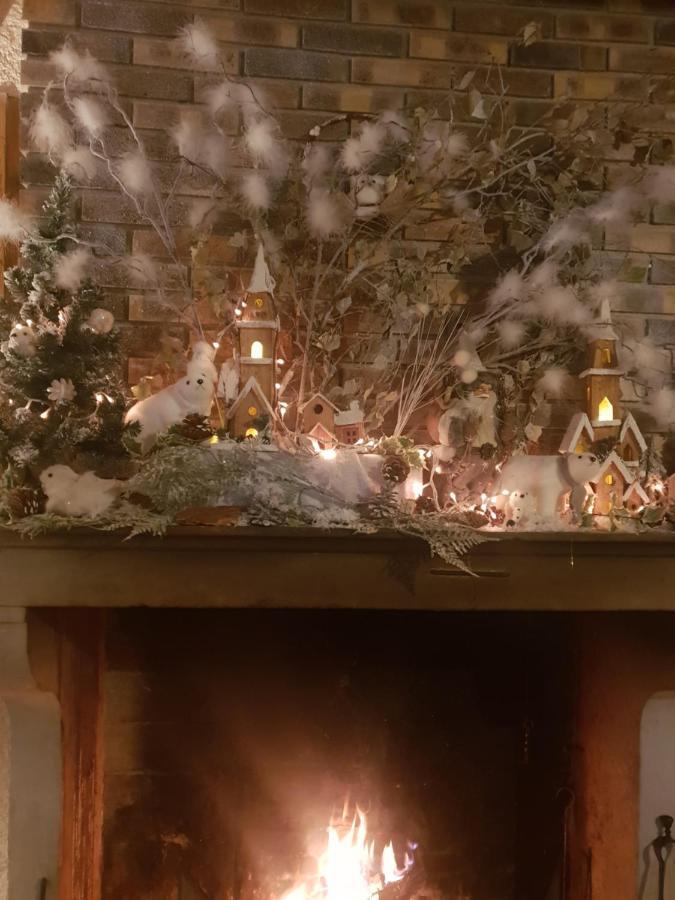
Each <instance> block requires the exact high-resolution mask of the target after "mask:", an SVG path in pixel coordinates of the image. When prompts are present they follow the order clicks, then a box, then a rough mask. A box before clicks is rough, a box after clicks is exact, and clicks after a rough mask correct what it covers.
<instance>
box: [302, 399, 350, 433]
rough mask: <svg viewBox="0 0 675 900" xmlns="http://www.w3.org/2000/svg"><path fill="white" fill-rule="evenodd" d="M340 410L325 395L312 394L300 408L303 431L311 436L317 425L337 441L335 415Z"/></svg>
mask: <svg viewBox="0 0 675 900" xmlns="http://www.w3.org/2000/svg"><path fill="white" fill-rule="evenodd" d="M339 412H340V410H339V409H338V408H337V406H336V405H335V404H334V403H331V401H330V400H329V399H328V397H325V396H324V395H323V394H320V393H316V394H312V396H311V397H310V398H309V400H306V401H305V402H304V403H303V404H302V406H301V407H300V417H301V421H302V431H303V433H304V434H311V433H312V431H313V430H314V428H315V427H316V426H317V425H320V426H321V428H322V429H323V431H324V432H327V433H328V434H329V435H330V436H331V437H332V438H333V440H335V415H336V413H339Z"/></svg>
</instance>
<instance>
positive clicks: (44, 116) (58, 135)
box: [30, 100, 73, 158]
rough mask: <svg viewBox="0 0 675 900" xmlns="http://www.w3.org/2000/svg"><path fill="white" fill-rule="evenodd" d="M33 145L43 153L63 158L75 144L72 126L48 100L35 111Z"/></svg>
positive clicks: (32, 132) (32, 127) (31, 131)
mask: <svg viewBox="0 0 675 900" xmlns="http://www.w3.org/2000/svg"><path fill="white" fill-rule="evenodd" d="M30 137H31V141H32V142H33V144H34V145H35V146H36V148H37V149H38V150H40V152H42V153H49V154H54V156H57V157H59V158H60V157H61V156H63V154H64V153H65V152H66V150H68V148H69V147H71V146H72V144H73V133H72V131H71V128H70V125H69V124H68V123H67V122H66V120H65V119H64V118H63V116H62V115H61V113H60V112H59V111H58V110H57V109H55V107H53V106H52V105H51V104H50V103H47V101H46V100H43V101H42V103H41V104H40V106H38V108H37V109H36V110H35V113H34V115H33V119H32V121H31V126H30Z"/></svg>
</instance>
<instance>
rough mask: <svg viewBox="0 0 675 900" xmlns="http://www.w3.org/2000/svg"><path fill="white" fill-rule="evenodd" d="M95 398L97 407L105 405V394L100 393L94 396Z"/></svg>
mask: <svg viewBox="0 0 675 900" xmlns="http://www.w3.org/2000/svg"><path fill="white" fill-rule="evenodd" d="M94 397H95V398H96V405H97V406H100V405H101V403H103V394H101V393H100V392H99V393H96V394H94Z"/></svg>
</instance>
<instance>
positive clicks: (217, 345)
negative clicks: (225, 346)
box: [212, 341, 220, 350]
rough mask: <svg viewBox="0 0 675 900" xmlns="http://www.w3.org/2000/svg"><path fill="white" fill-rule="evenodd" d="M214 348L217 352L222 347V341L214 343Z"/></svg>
mask: <svg viewBox="0 0 675 900" xmlns="http://www.w3.org/2000/svg"><path fill="white" fill-rule="evenodd" d="M212 346H213V349H214V350H217V349H218V348H219V347H220V341H214V342H213V344H212Z"/></svg>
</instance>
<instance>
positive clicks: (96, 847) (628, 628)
mask: <svg viewBox="0 0 675 900" xmlns="http://www.w3.org/2000/svg"><path fill="white" fill-rule="evenodd" d="M255 540H259V541H260V543H259V544H255V541H254V539H253V538H252V537H250V536H249V537H245V536H242V535H237V534H234V533H233V534H232V536H231V537H227V538H222V539H221V540H218V541H213V540H211V541H209V540H205V539H204V538H203V537H196V536H190V535H187V534H183V535H174V536H171V537H169V538H167V539H165V541H164V542H163V543H161V544H159V543H157V542H154V541H152V540H151V539H143V540H141V542H140V543H138V544H133V543H131V544H126V545H124V546H123V547H120V545H119V544H118V543H117V542H112V541H110V539H108V538H100V537H97V538H95V539H94V538H92V537H91V536H88V535H80V536H75V537H74V538H72V539H71V541H70V542H69V544H68V545H67V547H66V546H58V547H57V543H58V542H55V541H54V539H51V538H50V539H47V538H45V539H38V541H37V543H35V544H33V545H29V546H28V547H26V545H25V544H21V543H16V541H15V539H8V540H5V539H4V538H3V541H5V543H4V544H3V552H4V554H5V555H4V561H5V565H4V567H3V568H2V570H1V572H0V586H1V587H3V591H4V592H3V595H2V596H3V598H5V597H7V598H10V597H12V598H16V599H18V591H17V587H18V586H19V585H20V586H21V590H22V591H23V596H24V598H26V599H31V600H32V603H31V605H32V606H33V608H32V609H31V610H29V612H28V614H27V616H24V617H23V619H21V623H22V628H23V629H24V630H27V632H28V637H29V640H28V641H27V644H28V662H29V663H30V666H31V668H32V670H33V678H34V681H35V683H36V685H37V687H34V688H33V689H34V690H37V691H39V692H40V693H41V694H42V695H43V696H44V695H48V696H49V697H50V698H51V700H50V703H51V704H52V707H51V708H52V713H53V704H54V702H55V701H54V697H56V698H58V701H59V703H60V716H61V720H62V744H61V755H62V783H61V786H60V790H61V795H62V811H61V826H60V831H61V839H60V851H59V852H60V863H59V881H60V883H59V884H58V886H57V883H56V875H55V873H54V871H50V873H49V877H48V878H46V879H43V880H42V881H41V880H40V879H39V878H38V877H37V875H39V872H32V873H29V876H30V877H31V878H33V880H32V881H30V879H29V880H28V881H27V882H26V883H27V884H30V885H31V890H32V887H33V886H34V887H35V889H36V891H37V890H38V889H42V887H40V885H41V884H43V881H44V893H43V895H40V894H36V896H44V897H45V898H47V900H56V898H57V897H58V898H59V900H82V898H83V897H87V898H91V900H117V898H119V900H122V898H123V900H135V898H138V900H160V898H161V900H220V898H228V900H229V898H232V900H273V898H279V900H281V898H285V900H305V898H309V897H310V896H312V897H314V896H316V897H322V898H324V897H328V898H329V900H334V898H337V896H338V895H336V894H335V893H333V894H330V893H329V892H328V891H327V889H326V883H325V881H324V882H323V883H320V884H322V889H321V890H316V889H315V888H316V887H317V884H318V883H317V881H316V875H317V872H318V871H319V870H320V866H321V865H322V864H323V863H321V857H322V855H323V854H324V853H325V850H326V844H327V841H328V840H329V834H328V831H327V829H328V826H329V825H332V826H333V828H334V831H333V840H344V839H346V838H349V834H350V832H349V828H350V826H351V823H352V822H354V821H356V831H355V832H354V841H355V842H356V843H358V840H359V831H358V829H359V827H360V823H361V821H362V819H361V817H362V816H363V817H365V823H366V827H367V838H366V840H365V843H366V846H367V848H368V847H369V846H370V842H372V844H373V851H372V860H373V861H372V863H371V862H369V863H368V866H370V869H369V871H368V877H369V879H370V881H369V882H368V884H369V885H370V887H369V893H368V894H367V896H368V897H372V898H373V900H375V897H376V895H378V896H379V898H380V900H406V898H408V897H409V898H413V897H415V898H417V900H421V898H422V897H429V898H433V900H445V898H448V900H457V898H471V900H491V898H513V900H516V898H517V900H521V898H524V900H529V898H532V900H534V898H542V897H546V898H549V897H550V898H555V900H559V898H569V900H587V898H589V897H590V898H598V900H600V898H605V897H612V898H626V900H629V898H633V897H635V896H637V891H638V888H639V884H640V879H641V878H643V875H644V867H643V854H644V852H645V850H648V847H647V844H648V843H649V841H650V840H651V838H653V837H655V836H656V826H655V823H654V819H655V818H656V816H658V815H661V814H667V813H672V812H673V810H674V809H675V791H671V790H670V785H671V781H672V777H671V775H670V774H669V768H668V758H669V756H668V752H669V751H668V748H669V746H670V743H671V738H672V734H673V728H674V723H675V712H674V711H673V709H674V707H673V702H672V692H673V691H674V690H675V661H674V657H675V655H674V654H673V653H672V647H673V646H674V645H675V616H673V614H672V612H671V611H670V610H669V608H668V607H669V604H672V597H671V593H672V592H671V591H670V589H669V585H670V584H672V581H671V580H670V575H671V566H672V563H671V557H670V555H669V552H670V551H669V547H668V546H665V545H664V546H661V545H656V544H653V545H652V544H642V545H640V548H641V549H640V551H639V553H638V552H637V550H636V548H635V547H634V546H632V545H630V544H628V545H627V544H624V550H625V552H624V553H623V554H622V555H621V556H617V555H616V552H614V554H613V555H610V554H608V553H607V552H606V550H607V548H606V546H605V545H603V544H601V543H596V542H590V543H583V544H582V543H578V544H575V546H574V547H570V544H569V541H568V540H567V539H566V538H551V539H549V541H548V542H547V543H546V542H542V541H532V542H525V541H522V540H521V541H518V542H514V543H512V544H511V545H509V544H508V542H502V543H501V544H494V545H491V546H489V547H487V548H481V549H480V551H479V552H478V553H477V554H476V555H475V558H474V564H475V567H476V568H477V569H478V570H480V571H481V573H482V575H481V577H480V578H478V579H476V578H471V577H470V576H463V575H452V576H449V575H448V574H445V570H443V568H442V567H438V564H437V563H435V562H434V561H428V560H426V559H425V558H424V557H421V556H420V555H419V554H417V552H416V550H415V547H414V545H412V544H409V543H402V542H400V541H395V542H394V543H392V544H391V545H389V544H387V542H386V540H385V539H379V540H378V542H377V543H376V544H375V545H370V547H369V546H368V541H367V540H366V541H364V539H363V538H360V539H359V541H363V543H359V544H358V547H359V548H360V549H358V550H357V549H355V548H356V544H354V545H352V544H351V543H346V544H340V543H339V542H337V543H336V542H332V543H331V541H332V539H330V540H328V539H326V541H325V542H323V543H322V542H320V541H317V539H315V540H314V543H312V544H311V545H305V544H303V543H302V541H298V542H297V543H289V539H288V538H287V537H283V538H281V537H280V536H279V535H276V536H275V535H269V536H267V537H260V538H256V539H255ZM279 542H281V543H282V544H283V547H284V552H283V553H280V552H279V549H278V548H279V546H280V543H279ZM172 544H173V547H172V546H171V545H172ZM167 545H168V546H167ZM234 547H236V551H235V550H233V548H234ZM258 547H259V548H260V549H257V548H258ZM392 549H395V550H397V551H398V552H397V553H393V552H392ZM28 554H30V556H28ZM275 554H276V557H275ZM36 556H39V558H40V560H41V566H39V567H38V566H33V567H32V568H31V567H25V566H23V565H22V564H23V562H25V561H26V560H27V559H35V557H36ZM262 557H264V558H265V571H264V572H262V571H261V569H260V567H261V563H260V560H261V558H262ZM273 558H276V559H278V560H279V562H280V570H281V575H280V579H278V580H277V581H276V582H275V581H274V579H273V576H272V575H271V574H270V572H271V571H273V570H274V566H273V565H270V561H271V560H272V559H273ZM282 561H283V562H282ZM309 561H311V564H312V572H313V573H314V576H315V578H317V579H318V580H319V582H321V580H322V579H323V580H325V579H327V578H328V576H330V577H331V578H332V579H333V580H332V582H331V584H330V585H329V586H328V587H327V589H326V592H325V596H330V598H331V601H332V604H333V606H340V607H341V608H317V606H318V604H317V603H316V602H315V600H314V597H315V595H314V594H313V593H312V589H311V586H310V587H307V589H305V584H308V583H307V582H303V578H304V575H303V573H306V571H307V568H306V567H307V565H308V563H309ZM366 564H369V565H370V567H371V577H370V580H369V581H368V580H367V579H365V578H364V579H363V585H362V587H361V589H359V588H358V584H357V583H356V582H357V578H356V573H362V572H364V571H366ZM624 564H625V565H629V564H630V566H632V569H633V571H634V573H635V577H634V579H633V580H632V581H631V582H629V581H628V579H626V578H625V577H624V576H625V573H624V572H623V570H622V568H621V567H622V566H623V565H624ZM57 565H58V567H59V568H58V569H56V568H55V566H57ZM174 566H178V567H179V568H180V569H182V571H183V572H186V571H189V572H191V573H194V577H193V578H192V577H191V578H190V579H185V580H184V581H183V582H182V583H181V584H177V583H174V581H175V580H174V581H171V579H170V578H169V575H170V574H171V572H172V571H173V567H174ZM83 567H85V569H86V570H85V571H84V572H83ZM162 567H165V569H166V570H167V573H168V574H167V576H166V581H163V580H162V576H161V570H162ZM341 569H342V570H344V579H343V581H342V582H341V581H340V580H339V578H338V574H337V573H339V572H340V570H341ZM347 569H350V571H347ZM57 571H58V576H59V577H58V578H55V577H54V574H55V572H57ZM50 572H51V575H52V582H53V589H52V591H51V593H48V592H47V590H46V589H45V586H46V584H47V582H46V580H45V579H46V578H47V576H48V574H49V573H50ZM216 572H217V573H218V574H219V579H216V578H215V573H216ZM20 573H21V574H20ZM291 573H295V574H294V578H293V579H291V578H290V574H291ZM434 573H436V574H434ZM656 575H658V576H659V577H658V579H657V578H656ZM247 577H248V579H250V580H247ZM2 579H4V580H2ZM81 579H86V581H87V582H88V583H89V584H94V583H97V584H99V585H100V591H101V593H103V594H105V596H106V599H107V603H106V606H107V608H106V609H102V608H100V607H99V608H96V607H87V608H80V609H77V608H74V605H76V604H79V605H80V606H82V604H83V603H85V602H86V600H87V599H88V598H87V596H86V595H84V594H83V593H82V590H81V585H82V583H83V581H82V580H81ZM434 579H436V580H434ZM294 581H295V583H298V584H299V585H300V587H298V588H295V587H293V582H294ZM207 582H208V583H209V584H210V585H211V586H212V594H211V595H208V597H207V593H206V585H207ZM659 582H660V583H661V585H662V590H661V591H659V589H658V584H659ZM647 584H648V585H649V589H647V587H645V588H644V589H643V587H642V585H647ZM434 585H437V586H436V587H433V586H434ZM528 585H529V589H528ZM601 586H603V587H604V590H602V591H601V590H600V587H601ZM8 587H9V590H8ZM317 587H318V588H320V585H318V586H317ZM248 591H255V592H256V597H257V604H256V605H255V606H252V604H251V603H250V602H242V596H243V595H244V593H245V592H248ZM180 592H183V594H184V596H185V597H186V598H188V599H189V596H190V595H194V596H199V597H200V598H207V599H208V600H210V601H211V607H210V608H207V603H206V602H205V601H203V600H200V605H199V608H196V607H192V608H190V606H189V603H188V599H186V600H185V601H184V602H182V603H177V602H176V601H177V600H178V599H179V597H180ZM516 595H519V596H520V597H521V606H522V607H527V606H529V607H530V608H529V609H523V608H521V609H502V610H500V609H499V608H498V607H499V605H500V603H502V604H509V605H515V598H516ZM247 596H248V595H247ZM405 597H407V600H404V599H403V598H405ZM36 598H42V600H43V602H42V603H41V604H40V606H41V608H38V604H36V603H35V600H36ZM67 598H70V599H71V600H72V603H71V604H70V605H68V606H66V605H65V603H66V600H67ZM162 598H164V599H170V600H171V602H172V606H171V607H169V606H167V605H166V604H163V603H162ZM470 598H474V605H476V606H477V608H475V609H473V610H468V609H466V606H467V605H469V602H470ZM647 598H649V606H650V607H652V608H651V609H647V608H646V606H647ZM284 599H285V604H284V602H283V601H284ZM113 600H114V601H115V602H112V601H113ZM145 601H148V602H149V603H151V604H152V608H149V607H144V606H143V605H142V604H143V603H144V602H145ZM308 601H311V602H308ZM565 604H567V605H568V606H569V607H570V609H568V610H565V609H564V606H565ZM584 605H585V607H586V611H585V612H583V611H579V610H580V609H583V608H584ZM394 606H398V607H399V608H393V607H394ZM226 607H227V608H226ZM264 607H267V608H264ZM359 607H362V608H359ZM463 607H464V608H463ZM485 607H487V608H485ZM617 607H623V608H624V609H623V611H619V610H618V609H617ZM654 607H656V608H654ZM658 607H660V609H658ZM26 619H27V621H24V620H26ZM17 621H19V620H18V619H17ZM2 690H3V686H2V683H1V682H0V694H1V692H2ZM7 690H10V689H9V688H8V689H7ZM0 749H2V748H0ZM33 750H34V753H37V754H38V755H39V753H40V752H41V747H37V748H36V747H35V746H34V748H33ZM0 755H1V754H0ZM42 788H43V789H44V785H43V786H42ZM50 790H51V795H52V796H53V795H54V785H53V784H52V785H51V788H50ZM27 796H28V795H26V797H27ZM30 799H31V802H33V801H34V800H35V798H34V797H31V798H30ZM41 799H42V798H40V801H41ZM661 799H662V800H663V804H664V808H660V805H659V803H660V800H661ZM33 806H35V809H34V810H33V812H35V811H36V810H37V811H38V812H39V803H38V804H37V806H36V805H35V803H33ZM31 808H32V807H31ZM26 821H27V823H28V826H30V821H29V817H28V818H27V819H26ZM0 833H1V832H0ZM29 833H30V827H29ZM51 842H52V844H51V846H54V847H56V842H55V833H54V832H53V831H52V834H51ZM24 845H25V846H27V845H28V844H25V843H24ZM388 845H390V849H389V851H388V853H389V855H388V860H387V866H388V867H389V868H388V869H387V868H386V866H385V865H384V864H383V863H382V853H383V851H384V850H385V848H386V847H387V846H388ZM648 855H649V853H648ZM366 857H367V858H368V860H370V859H371V857H369V856H368V854H367V853H366ZM364 866H365V864H364ZM368 866H365V868H368ZM385 869H386V871H385ZM321 871H323V872H324V874H325V866H324V869H323V870H321ZM387 872H388V873H389V875H387ZM392 872H393V873H394V876H395V877H391V873H392ZM0 896H2V894H0ZM8 896H9V897H12V896H13V895H12V894H11V893H10V894H9V895H8ZM353 896H356V897H358V896H359V895H358V892H357V893H355V894H353V895H350V900H351V898H352V897H353ZM650 896H651V895H649V894H645V895H644V900H649V898H650ZM3 900H5V898H4V896H3ZM654 900H657V898H656V897H654Z"/></svg>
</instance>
